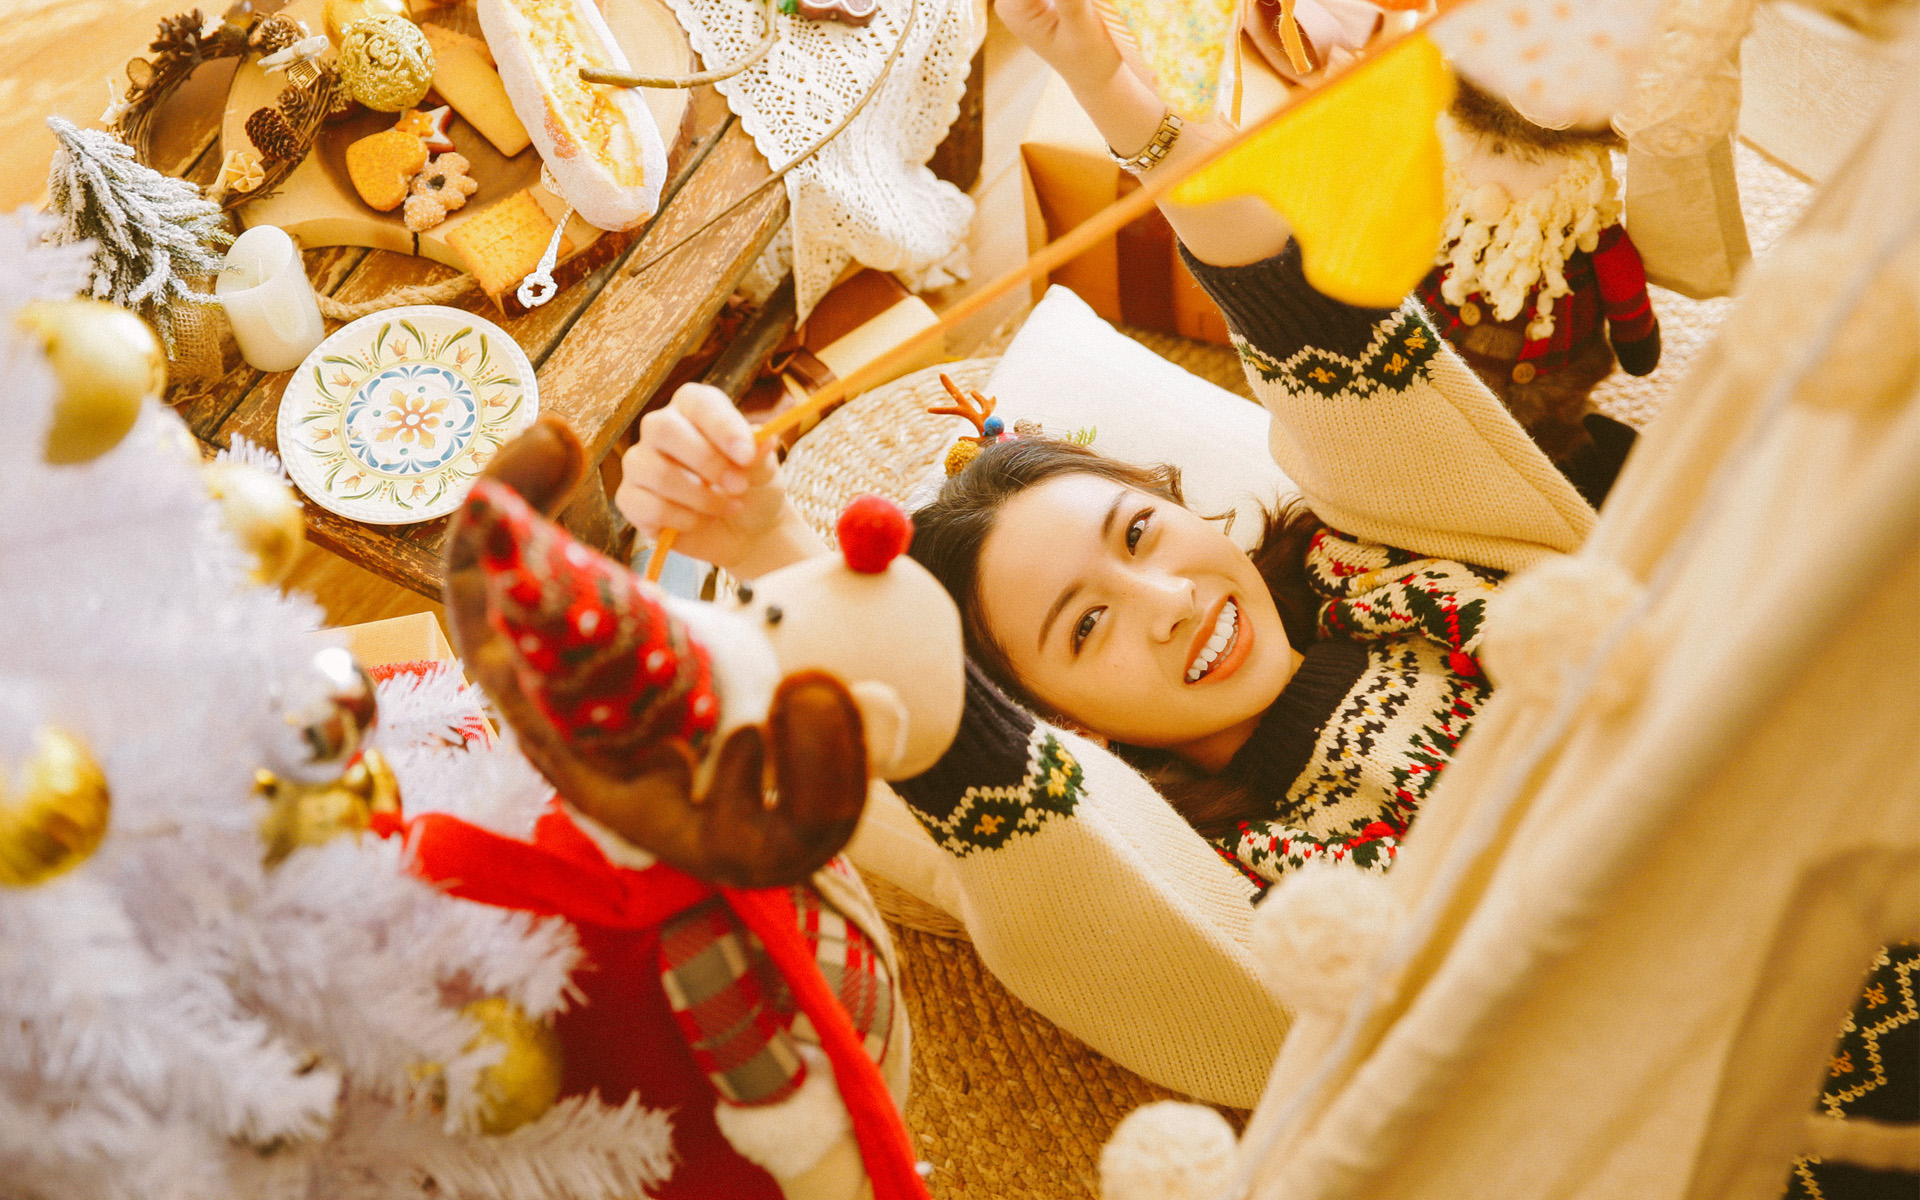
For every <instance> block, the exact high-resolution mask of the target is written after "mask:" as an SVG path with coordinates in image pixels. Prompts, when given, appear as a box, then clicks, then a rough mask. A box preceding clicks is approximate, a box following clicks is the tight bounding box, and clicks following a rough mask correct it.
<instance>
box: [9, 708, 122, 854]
mask: <svg viewBox="0 0 1920 1200" xmlns="http://www.w3.org/2000/svg"><path fill="white" fill-rule="evenodd" d="M111 808H112V805H111V802H110V797H109V796H108V793H107V777H106V776H105V775H104V774H102V773H101V771H100V764H98V763H96V762H95V761H94V760H93V755H92V754H90V753H88V751H87V747H86V746H85V744H84V743H82V742H81V741H80V739H79V738H77V737H75V736H73V735H72V734H70V733H67V732H65V731H64V730H60V729H56V728H54V727H52V726H45V727H43V728H41V729H40V730H39V731H38V732H37V733H36V734H35V735H34V747H33V753H32V755H31V756H30V757H29V758H28V759H27V760H26V761H25V762H23V763H21V764H20V765H19V767H18V769H17V770H16V771H14V772H12V777H11V778H9V777H8V775H7V773H5V772H3V771H0V885H4V886H7V887H32V886H34V885H35V884H39V883H45V882H46V881H47V880H49V879H51V878H53V877H54V876H55V875H58V874H60V873H61V872H62V871H66V870H70V869H71V868H73V867H76V866H78V865H79V864H80V863H82V862H85V861H86V859H87V857H88V856H89V855H91V854H92V853H93V852H94V850H95V849H97V848H98V847H99V845H100V839H101V838H103V837H105V836H106V833H107V817H108V813H109V812H110V810H111Z"/></svg>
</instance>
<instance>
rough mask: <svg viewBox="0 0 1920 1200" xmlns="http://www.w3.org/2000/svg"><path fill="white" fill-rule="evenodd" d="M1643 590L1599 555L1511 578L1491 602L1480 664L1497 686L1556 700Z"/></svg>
mask: <svg viewBox="0 0 1920 1200" xmlns="http://www.w3.org/2000/svg"><path fill="white" fill-rule="evenodd" d="M1640 590H1641V589H1640V585H1639V584H1637V583H1635V582H1634V580H1633V579H1632V578H1631V577H1630V576H1629V575H1628V574H1627V573H1626V572H1625V571H1623V570H1621V569H1620V568H1619V567H1618V566H1616V565H1615V564H1613V563H1611V562H1608V561H1606V560H1604V559H1599V558H1593V557H1585V556H1583V557H1578V558H1569V557H1559V558H1550V559H1548V560H1547V561H1545V562H1543V563H1541V564H1540V565H1539V566H1537V567H1534V568H1533V569H1532V570H1530V571H1528V572H1527V573H1526V574H1524V575H1519V576H1516V577H1515V578H1513V579H1510V580H1508V581H1507V583H1506V584H1505V585H1504V586H1503V587H1501V589H1500V590H1499V591H1498V592H1497V593H1495V594H1494V597H1493V599H1492V600H1491V601H1489V602H1488V604H1487V624H1486V632H1485V633H1484V634H1482V635H1481V638H1480V662H1481V665H1482V666H1484V667H1486V669H1487V677H1488V678H1489V679H1491V680H1492V681H1493V684H1494V686H1495V687H1497V688H1513V689H1518V690H1519V691H1521V692H1522V693H1523V694H1525V695H1527V696H1528V697H1530V698H1532V699H1536V700H1545V699H1551V698H1552V697H1553V696H1555V695H1558V694H1559V692H1560V690H1561V688H1563V687H1564V686H1566V683H1567V681H1568V678H1569V676H1570V675H1571V673H1572V672H1573V671H1574V670H1575V669H1577V668H1578V667H1579V666H1580V665H1581V664H1583V663H1585V662H1586V661H1587V659H1588V658H1589V657H1590V656H1591V655H1592V654H1593V651H1594V647H1596V646H1598V645H1599V643H1600V639H1601V637H1602V636H1603V635H1604V634H1605V633H1606V632H1607V630H1608V629H1609V628H1611V627H1612V625H1613V623H1614V622H1615V621H1616V620H1618V619H1619V618H1620V615H1621V614H1622V613H1624V612H1626V611H1627V609H1628V608H1630V607H1632V606H1633V604H1634V602H1635V601H1636V600H1638V599H1639V597H1640Z"/></svg>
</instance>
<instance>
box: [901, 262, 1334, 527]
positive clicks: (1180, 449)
mask: <svg viewBox="0 0 1920 1200" xmlns="http://www.w3.org/2000/svg"><path fill="white" fill-rule="evenodd" d="M982 390H983V391H984V392H985V393H986V394H987V395H989V396H993V397H995V398H996V399H997V400H998V401H999V405H998V407H997V408H995V409H994V414H995V415H996V416H998V417H1000V418H1001V419H1002V420H1004V421H1005V422H1006V426H1007V428H1008V429H1012V428H1013V426H1014V423H1015V422H1017V421H1038V422H1039V423H1040V425H1041V427H1042V428H1043V429H1044V430H1045V431H1046V432H1047V433H1048V434H1049V435H1051V436H1054V437H1065V436H1067V435H1068V434H1070V433H1073V432H1075V431H1077V430H1081V429H1085V428H1088V427H1092V428H1093V429H1094V430H1095V437H1094V440H1093V443H1092V448H1093V449H1094V450H1097V451H1099V452H1100V453H1101V454H1104V455H1107V456H1108V457H1110V458H1118V459H1121V460H1123V461H1126V462H1131V463H1138V464H1141V465H1145V466H1152V465H1157V464H1159V463H1172V464H1173V465H1174V466H1176V467H1179V468H1180V473H1181V482H1182V485H1183V486H1184V489H1185V492H1186V497H1187V505H1188V507H1189V508H1192V509H1193V510H1194V511H1196V512H1202V513H1220V512H1226V511H1227V510H1229V509H1232V510H1233V511H1234V512H1235V513H1236V514H1237V518H1236V520H1235V521H1234V522H1233V528H1232V530H1231V531H1230V536H1231V537H1232V538H1233V540H1234V541H1235V542H1236V543H1238V544H1239V545H1240V546H1241V547H1242V548H1251V547H1252V545H1253V543H1254V542H1255V541H1257V540H1258V539H1259V537H1260V533H1261V530H1262V521H1261V514H1260V508H1261V507H1263V506H1264V507H1269V508H1270V507H1272V506H1273V505H1274V504H1275V503H1276V502H1277V501H1279V500H1280V499H1281V498H1282V497H1284V496H1291V495H1293V494H1295V493H1296V491H1297V489H1295V488H1294V486H1293V483H1292V481H1290V480H1289V479H1288V478H1287V477H1286V476H1285V475H1284V474H1282V473H1281V471H1280V468H1279V467H1277V466H1275V465H1274V462H1273V456H1272V455H1271V454H1270V453H1268V451H1267V424H1268V417H1267V410H1266V409H1265V408H1263V407H1261V406H1260V405H1258V404H1255V403H1254V402H1253V401H1251V400H1248V399H1245V398H1244V397H1241V396H1236V395H1234V394H1233V393H1232V392H1229V391H1227V390H1226V389H1225V388H1221V387H1218V386H1216V385H1214V384H1211V383H1208V382H1207V381H1206V380H1204V379H1201V378H1200V377H1198V376H1196V375H1192V374H1189V373H1188V372H1186V371H1184V370H1182V369H1181V368H1179V367H1177V366H1175V365H1174V364H1172V363H1170V362H1168V361H1167V360H1166V359H1164V358H1161V357H1160V356H1159V355H1157V354H1155V353H1154V352H1153V351H1151V350H1149V349H1147V348H1146V347H1145V346H1143V345H1141V344H1140V343H1139V342H1136V341H1134V340H1133V339H1132V338H1130V337H1128V336H1127V335H1125V334H1123V333H1121V332H1120V331H1119V330H1117V329H1115V328H1114V327H1113V326H1111V325H1109V324H1107V322H1105V321H1103V320H1101V319H1100V317H1099V315H1098V314H1096V313H1095V312H1094V311H1093V309H1091V308H1089V307H1088V306H1087V302H1086V301H1084V300H1082V299H1081V298H1080V297H1079V296H1076V295H1074V294H1073V293H1072V292H1070V291H1068V290H1067V289H1066V288H1063V287H1054V288H1052V289H1050V290H1049V291H1048V292H1047V295H1046V298H1045V299H1043V300H1042V301H1041V302H1040V303H1039V304H1038V305H1036V306H1035V307H1034V310H1033V312H1032V313H1031V314H1029V315H1028V317H1027V321H1026V324H1025V325H1023V326H1021V328H1020V332H1019V334H1017V335H1016V336H1015V337H1014V339H1013V344H1012V345H1010V346H1008V347H1007V352H1006V354H1005V355H1004V356H1003V357H1002V358H1001V359H1000V365H999V366H997V367H995V368H994V371H993V375H992V376H991V377H990V378H989V380H988V382H987V386H986V387H985V388H983V389H982ZM954 423H955V436H956V437H958V436H959V435H960V433H962V432H966V431H967V427H966V423H965V422H964V421H962V420H961V419H960V418H954ZM945 474H946V473H945V467H944V464H939V463H936V464H935V465H934V467H933V469H932V472H931V473H930V474H929V475H928V476H927V478H926V479H925V480H923V481H922V483H921V485H920V486H918V487H916V488H915V489H914V493H913V496H912V498H911V499H910V501H909V507H916V508H917V507H919V506H920V505H921V504H924V503H925V502H926V501H928V500H931V499H932V498H933V495H934V493H935V492H937V491H938V489H939V485H940V482H941V480H942V479H944V478H945Z"/></svg>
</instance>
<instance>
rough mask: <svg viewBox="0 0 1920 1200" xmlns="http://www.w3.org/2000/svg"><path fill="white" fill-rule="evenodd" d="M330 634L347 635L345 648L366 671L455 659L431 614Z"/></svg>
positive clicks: (358, 626)
mask: <svg viewBox="0 0 1920 1200" xmlns="http://www.w3.org/2000/svg"><path fill="white" fill-rule="evenodd" d="M330 632H333V633H344V634H346V635H347V648H348V649H349V650H351V651H353V657H354V658H356V659H358V660H359V662H360V665H361V666H363V667H365V668H366V669H367V670H369V671H371V670H373V669H374V668H375V667H391V666H398V665H400V664H401V663H411V662H445V661H446V660H448V659H450V658H452V657H453V656H454V655H453V647H452V646H451V645H449V644H448V643H447V635H446V634H445V633H443V632H441V630H440V622H439V621H438V620H437V619H436V618H435V617H434V615H433V614H432V613H430V612H423V613H413V614H412V615H410V616H405V617H389V618H387V619H386V620H384V621H368V622H366V623H364V624H361V625H345V626H341V627H340V628H338V629H335V630H332V631H330Z"/></svg>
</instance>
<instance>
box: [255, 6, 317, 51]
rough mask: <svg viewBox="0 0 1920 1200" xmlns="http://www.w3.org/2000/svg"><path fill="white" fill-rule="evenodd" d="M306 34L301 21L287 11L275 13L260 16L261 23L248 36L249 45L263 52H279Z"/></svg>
mask: <svg viewBox="0 0 1920 1200" xmlns="http://www.w3.org/2000/svg"><path fill="white" fill-rule="evenodd" d="M304 36H306V33H305V31H304V30H302V29H301V28H300V23H299V22H298V21H296V20H294V19H293V18H292V17H289V16H287V15H286V14H285V13H274V14H272V15H271V16H266V17H262V18H260V22H259V24H257V25H255V26H254V27H253V32H252V33H251V34H249V35H248V36H247V45H249V46H252V47H253V48H254V49H255V50H258V51H259V52H260V53H262V54H278V53H279V52H280V51H282V50H285V49H286V48H287V47H288V46H291V45H293V44H294V43H295V42H297V41H299V40H300V39H301V38H302V37H304Z"/></svg>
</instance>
